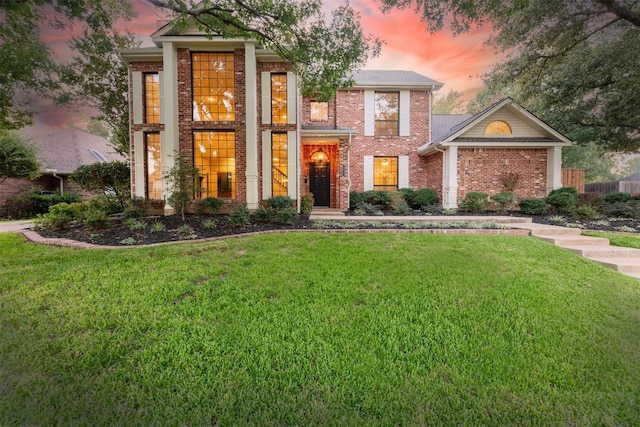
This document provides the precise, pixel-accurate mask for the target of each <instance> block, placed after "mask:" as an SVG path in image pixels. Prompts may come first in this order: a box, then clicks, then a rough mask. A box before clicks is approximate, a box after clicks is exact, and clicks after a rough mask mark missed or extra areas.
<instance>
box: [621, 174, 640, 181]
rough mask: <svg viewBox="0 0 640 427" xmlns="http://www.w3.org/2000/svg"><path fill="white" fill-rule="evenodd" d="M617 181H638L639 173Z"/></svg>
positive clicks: (639, 178) (639, 179)
mask: <svg viewBox="0 0 640 427" xmlns="http://www.w3.org/2000/svg"><path fill="white" fill-rule="evenodd" d="M618 181H640V173H634V174H633V175H629V176H625V177H624V178H620V179H619V180H618Z"/></svg>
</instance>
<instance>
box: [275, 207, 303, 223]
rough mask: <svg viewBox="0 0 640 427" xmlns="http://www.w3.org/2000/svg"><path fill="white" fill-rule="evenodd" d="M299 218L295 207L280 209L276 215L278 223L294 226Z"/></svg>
mask: <svg viewBox="0 0 640 427" xmlns="http://www.w3.org/2000/svg"><path fill="white" fill-rule="evenodd" d="M297 218H298V212H296V209H295V208H294V207H293V206H290V207H288V208H283V209H278V211H277V215H276V222H277V223H279V224H293V223H295V222H296V219H297Z"/></svg>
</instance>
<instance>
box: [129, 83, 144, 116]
mask: <svg viewBox="0 0 640 427" xmlns="http://www.w3.org/2000/svg"><path fill="white" fill-rule="evenodd" d="M131 86H132V89H133V99H132V101H133V103H132V104H133V105H132V109H133V124H135V125H139V124H142V123H143V121H142V119H143V111H142V110H143V108H144V107H143V104H144V103H143V102H142V92H143V85H142V73H141V72H140V71H133V72H132V73H131Z"/></svg>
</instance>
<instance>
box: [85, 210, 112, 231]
mask: <svg viewBox="0 0 640 427" xmlns="http://www.w3.org/2000/svg"><path fill="white" fill-rule="evenodd" d="M83 223H84V225H85V226H86V227H87V228H89V229H91V230H98V229H103V228H109V227H111V220H110V219H109V216H108V215H107V213H106V212H104V211H101V210H99V209H87V210H86V211H85V212H84V220H83Z"/></svg>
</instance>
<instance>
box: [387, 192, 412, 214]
mask: <svg viewBox="0 0 640 427" xmlns="http://www.w3.org/2000/svg"><path fill="white" fill-rule="evenodd" d="M402 204H404V205H405V206H406V207H407V209H408V208H409V206H408V205H407V202H405V200H404V194H402V193H401V192H399V191H390V192H389V208H391V209H392V210H393V211H394V212H396V211H397V210H398V207H399V206H400V205H402Z"/></svg>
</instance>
